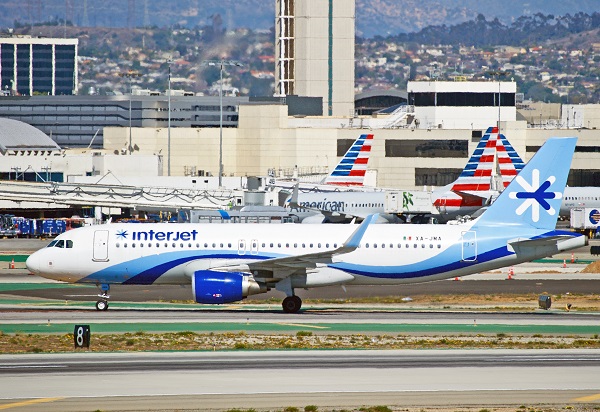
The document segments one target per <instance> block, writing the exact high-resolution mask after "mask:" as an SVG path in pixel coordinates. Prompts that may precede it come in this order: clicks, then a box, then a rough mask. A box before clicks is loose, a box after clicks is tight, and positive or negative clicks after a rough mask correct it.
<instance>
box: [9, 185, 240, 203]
mask: <svg viewBox="0 0 600 412" xmlns="http://www.w3.org/2000/svg"><path fill="white" fill-rule="evenodd" d="M0 199H2V200H10V201H14V202H36V203H40V204H44V206H45V207H53V206H56V207H64V206H65V205H66V206H99V207H114V208H131V209H136V210H146V211H156V210H163V211H169V210H171V211H176V210H188V209H223V208H228V207H229V206H231V205H241V204H243V202H244V192H243V191H242V190H241V189H240V190H230V189H222V190H221V189H217V190H206V189H178V188H167V187H136V186H126V185H108V184H98V183H94V184H82V183H62V182H60V183H59V182H24V181H14V180H13V181H2V182H0Z"/></svg>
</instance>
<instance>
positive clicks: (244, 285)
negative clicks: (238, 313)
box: [192, 270, 267, 304]
mask: <svg viewBox="0 0 600 412" xmlns="http://www.w3.org/2000/svg"><path fill="white" fill-rule="evenodd" d="M192 291H193V294H194V299H195V300H196V302H198V303H207V304H215V303H230V302H236V301H238V300H242V299H244V298H245V297H247V296H250V295H256V294H257V293H263V292H266V291H267V288H266V286H261V285H259V284H258V283H257V282H256V281H255V280H254V279H252V277H251V276H249V275H248V274H245V273H241V272H232V273H229V272H218V271H214V270H198V271H196V272H194V275H193V276H192Z"/></svg>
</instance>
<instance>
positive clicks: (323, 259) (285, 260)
mask: <svg viewBox="0 0 600 412" xmlns="http://www.w3.org/2000/svg"><path fill="white" fill-rule="evenodd" d="M377 218H378V216H377V214H374V215H370V216H369V217H367V218H366V219H365V220H364V221H363V222H362V223H361V224H360V225H359V226H358V228H356V230H355V231H354V232H353V233H352V234H351V235H350V237H349V238H348V239H347V240H346V241H345V242H344V244H343V245H341V246H340V247H338V248H336V249H332V250H325V251H322V252H316V253H306V254H303V255H295V256H286V257H281V258H273V259H267V260H261V261H256V262H249V263H246V264H245V265H244V266H245V269H246V270H249V271H250V272H251V273H256V272H258V273H265V272H268V273H270V274H271V276H270V277H273V278H278V279H283V278H286V277H288V276H291V275H297V274H305V273H306V271H307V270H309V269H314V268H316V267H317V265H318V264H328V263H331V262H332V258H333V256H335V255H342V254H345V253H350V252H353V251H354V250H356V248H358V245H360V241H361V240H362V237H363V236H364V234H365V232H366V230H367V227H368V226H369V225H370V224H371V223H372V222H374V221H375V220H377ZM240 269H242V268H241V267H240V266H238V265H236V266H227V267H220V268H212V270H217V271H236V270H240Z"/></svg>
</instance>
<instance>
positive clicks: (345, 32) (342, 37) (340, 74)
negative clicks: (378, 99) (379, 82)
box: [275, 0, 355, 116]
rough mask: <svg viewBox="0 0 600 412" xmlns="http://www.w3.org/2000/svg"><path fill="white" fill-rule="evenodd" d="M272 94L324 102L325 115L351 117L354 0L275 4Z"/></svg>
mask: <svg viewBox="0 0 600 412" xmlns="http://www.w3.org/2000/svg"><path fill="white" fill-rule="evenodd" d="M275 7H276V12H275V14H276V22H275V27H276V37H277V38H276V46H275V55H276V61H277V67H276V78H277V84H276V91H275V94H276V95H277V96H286V95H292V94H293V95H299V96H310V97H322V98H323V114H324V115H325V116H349V115H352V114H353V113H354V31H355V30H354V21H355V4H354V0H335V1H334V0H275Z"/></svg>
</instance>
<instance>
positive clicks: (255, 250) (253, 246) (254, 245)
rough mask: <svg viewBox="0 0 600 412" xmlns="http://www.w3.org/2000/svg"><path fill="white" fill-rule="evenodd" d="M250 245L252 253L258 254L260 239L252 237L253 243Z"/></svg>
mask: <svg viewBox="0 0 600 412" xmlns="http://www.w3.org/2000/svg"><path fill="white" fill-rule="evenodd" d="M250 246H251V249H250V254H251V255H258V240H256V239H252V244H251V245H250Z"/></svg>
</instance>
